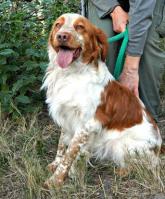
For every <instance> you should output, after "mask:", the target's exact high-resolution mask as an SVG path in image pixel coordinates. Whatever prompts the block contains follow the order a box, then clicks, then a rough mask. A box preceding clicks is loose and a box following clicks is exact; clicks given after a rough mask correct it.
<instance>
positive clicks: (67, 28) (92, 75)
mask: <svg viewBox="0 0 165 199" xmlns="http://www.w3.org/2000/svg"><path fill="white" fill-rule="evenodd" d="M107 49H108V44H107V38H106V36H105V34H104V33H103V32H102V31H101V30H100V29H98V28H97V27H95V26H94V25H92V24H91V23H90V22H89V21H88V20H87V19H86V18H84V17H83V16H80V15H78V14H64V15H62V16H60V17H59V18H58V19H57V20H56V21H55V23H54V25H53V27H52V30H51V33H50V36H49V45H48V54H49V59H50V62H49V66H48V68H47V72H46V75H45V80H44V83H43V86H42V88H44V89H46V90H47V99H46V103H47V104H48V106H49V113H50V115H51V116H52V118H53V120H54V122H55V123H57V124H58V125H59V126H60V127H61V128H62V133H61V136H60V140H59V145H58V150H57V155H56V158H55V161H53V162H52V163H51V164H50V165H49V169H50V170H51V171H53V172H54V174H53V176H52V177H51V178H50V179H49V180H48V181H47V182H46V185H47V186H50V185H52V184H54V185H56V186H59V185H61V184H63V181H64V179H65V177H66V176H67V174H68V172H69V170H70V168H71V166H72V163H73V161H75V160H76V158H77V156H78V155H79V154H80V153H85V152H88V153H90V155H91V157H96V158H98V159H100V160H102V159H108V160H109V159H111V160H113V161H114V162H115V163H116V164H117V165H118V166H119V167H120V168H125V167H126V166H127V165H126V163H125V159H126V157H127V155H128V153H129V155H130V156H134V155H135V154H136V153H138V154H140V155H142V154H144V153H145V154H146V156H148V157H149V158H151V159H152V162H153V163H154V162H157V160H158V157H157V155H158V151H159V149H160V147H161V142H162V140H161V136H160V133H159V130H158V127H157V125H156V124H155V123H154V120H153V119H152V118H151V117H150V115H149V114H148V113H147V111H146V109H145V107H144V105H143V104H142V102H141V101H140V100H139V99H138V98H137V97H136V96H135V95H134V94H133V93H132V92H131V91H130V90H129V89H127V88H125V87H124V86H122V85H120V83H118V82H117V81H115V80H114V78H113V76H112V75H111V74H110V72H109V71H108V69H107V66H106V64H105V58H106V55H107ZM66 146H67V149H66V150H65V148H66ZM156 149H157V150H156Z"/></svg>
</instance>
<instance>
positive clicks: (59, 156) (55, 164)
mask: <svg viewBox="0 0 165 199" xmlns="http://www.w3.org/2000/svg"><path fill="white" fill-rule="evenodd" d="M63 139H64V132H63V130H61V135H60V139H59V142H58V148H57V153H56V158H55V160H54V161H53V162H52V163H50V164H49V165H48V170H49V171H51V172H53V173H54V172H55V170H56V168H57V167H58V165H59V164H60V162H61V159H62V157H63V155H64V153H65V148H66V146H65V144H64V142H63Z"/></svg>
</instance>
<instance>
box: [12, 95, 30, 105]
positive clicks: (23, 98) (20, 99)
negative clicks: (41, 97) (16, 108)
mask: <svg viewBox="0 0 165 199" xmlns="http://www.w3.org/2000/svg"><path fill="white" fill-rule="evenodd" d="M15 100H16V101H17V103H22V104H30V102H31V100H30V98H29V97H28V96H25V95H19V96H18V97H16V98H15Z"/></svg>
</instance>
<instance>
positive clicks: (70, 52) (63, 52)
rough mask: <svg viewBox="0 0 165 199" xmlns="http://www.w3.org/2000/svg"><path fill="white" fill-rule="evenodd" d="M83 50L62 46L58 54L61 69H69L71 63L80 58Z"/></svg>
mask: <svg viewBox="0 0 165 199" xmlns="http://www.w3.org/2000/svg"><path fill="white" fill-rule="evenodd" d="M80 52H81V48H76V49H73V48H69V47H66V46H60V47H59V50H58V52H57V63H58V64H59V66H60V67H61V68H67V67H68V66H69V64H70V63H72V62H73V61H74V60H75V59H77V58H78V57H79V56H80Z"/></svg>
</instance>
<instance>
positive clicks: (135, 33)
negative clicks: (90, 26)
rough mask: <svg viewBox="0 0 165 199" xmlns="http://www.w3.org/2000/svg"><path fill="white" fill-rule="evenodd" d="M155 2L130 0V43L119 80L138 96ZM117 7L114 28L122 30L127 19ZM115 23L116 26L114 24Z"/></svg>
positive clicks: (113, 15)
mask: <svg viewBox="0 0 165 199" xmlns="http://www.w3.org/2000/svg"><path fill="white" fill-rule="evenodd" d="M155 2H156V1H155V0H151V1H147V0H145V1H144V0H135V1H131V0H130V11H129V24H128V31H129V43H128V47H127V55H126V60H125V64H124V69H123V72H122V74H121V76H120V78H119V80H120V82H121V83H122V84H123V85H125V86H127V87H128V88H130V90H131V91H133V92H134V94H135V95H137V96H138V83H139V75H138V68H139V62H140V58H141V55H142V54H143V50H144V45H145V41H146V38H147V34H148V29H149V27H150V25H151V23H152V13H153V9H154V6H155ZM117 8H118V7H116V8H115V9H114V11H113V12H112V13H111V17H112V21H113V28H114V30H115V28H117V30H118V31H116V32H122V31H123V28H124V27H125V26H126V20H125V17H124V16H122V12H120V10H119V11H117ZM121 18H123V19H121ZM119 19H120V20H119ZM115 21H117V22H115ZM114 24H115V25H116V26H114Z"/></svg>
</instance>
